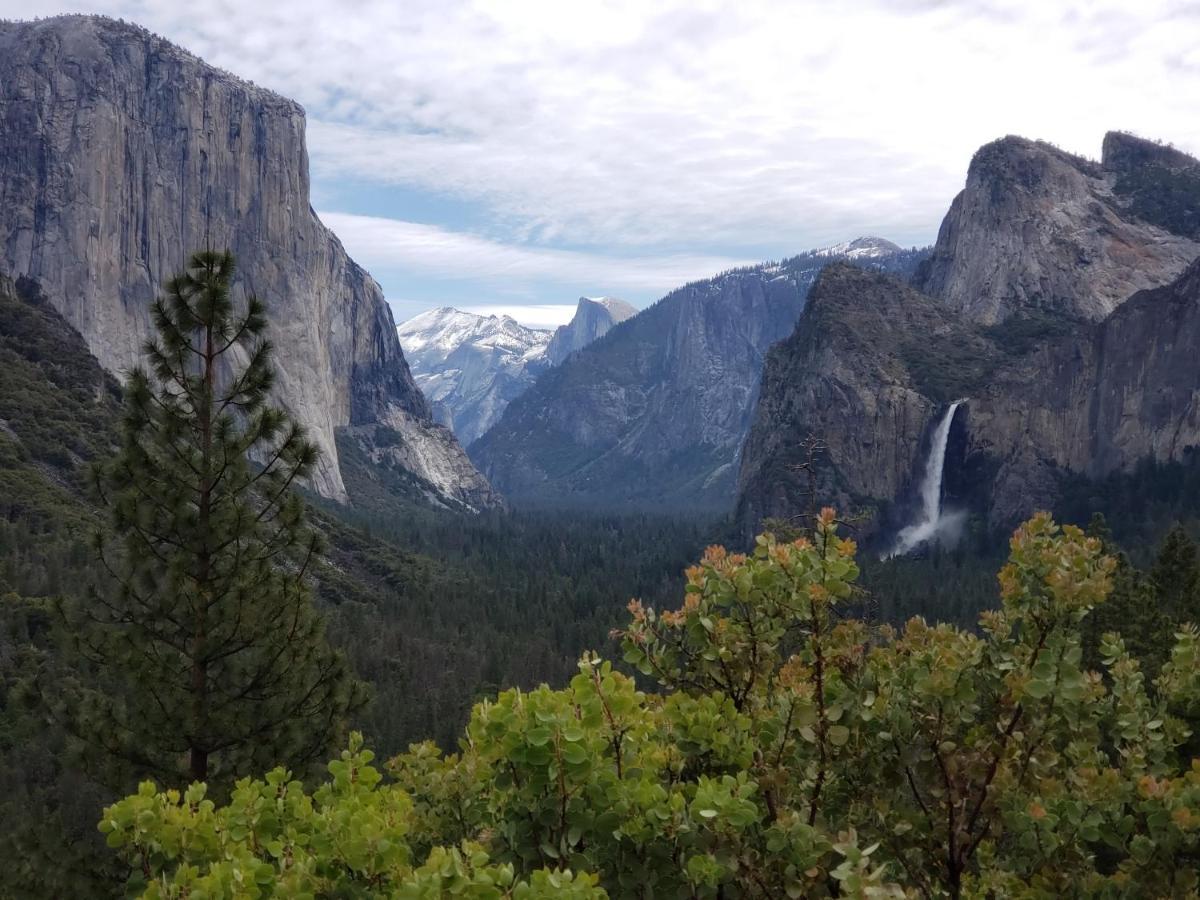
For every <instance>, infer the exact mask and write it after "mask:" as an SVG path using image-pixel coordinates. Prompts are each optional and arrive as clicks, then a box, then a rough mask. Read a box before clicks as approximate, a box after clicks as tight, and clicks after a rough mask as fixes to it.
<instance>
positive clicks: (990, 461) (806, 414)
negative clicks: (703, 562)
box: [738, 135, 1200, 532]
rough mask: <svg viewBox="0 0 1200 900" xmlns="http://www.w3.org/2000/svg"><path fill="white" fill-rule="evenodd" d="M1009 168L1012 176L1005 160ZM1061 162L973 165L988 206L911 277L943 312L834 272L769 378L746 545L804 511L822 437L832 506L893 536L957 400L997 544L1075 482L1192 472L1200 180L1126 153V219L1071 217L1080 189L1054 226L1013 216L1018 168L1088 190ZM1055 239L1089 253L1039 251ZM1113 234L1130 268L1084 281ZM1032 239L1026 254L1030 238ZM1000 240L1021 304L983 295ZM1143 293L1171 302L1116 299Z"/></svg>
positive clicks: (958, 437) (1020, 187) (1198, 437)
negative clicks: (1004, 213) (813, 454)
mask: <svg viewBox="0 0 1200 900" xmlns="http://www.w3.org/2000/svg"><path fill="white" fill-rule="evenodd" d="M1000 151H1005V152H1008V153H1010V156H1011V158H1010V159H1009V160H1007V161H997V160H996V159H995V158H994V157H993V154H995V153H997V152H1000ZM981 156H983V157H984V158H985V159H986V160H988V162H987V166H982V167H981V165H980V158H981ZM1064 156H1065V155H1064V154H1062V153H1061V152H1060V151H1057V150H1055V149H1054V148H1050V147H1046V146H1045V145H1040V144H1034V143H1032V142H1028V141H1016V140H1012V139H1008V140H1006V141H1003V142H999V143H998V144H994V145H989V147H988V148H985V149H984V151H981V154H980V155H977V156H976V159H975V161H974V162H973V163H972V175H971V176H970V177H969V185H968V190H967V192H965V193H970V192H972V191H974V192H976V194H978V195H980V196H983V195H986V196H989V197H991V198H992V200H991V201H989V203H988V204H985V205H984V206H982V207H981V206H979V205H978V204H975V203H973V202H971V203H967V202H964V201H963V195H960V197H959V198H958V199H957V200H956V201H955V206H954V207H953V208H952V209H951V211H950V214H949V215H948V216H947V223H946V224H944V225H943V227H942V232H941V236H940V237H939V243H938V246H937V247H935V249H934V253H933V255H932V256H931V258H930V261H929V262H928V263H926V264H924V265H923V266H922V267H921V269H920V270H919V271H918V273H917V275H916V277H915V278H914V282H915V284H916V285H918V286H923V287H925V288H926V289H927V290H930V291H932V294H931V293H923V292H921V291H919V290H917V289H915V288H914V287H913V286H910V285H909V284H906V283H904V282H903V281H901V280H899V279H896V278H891V277H888V276H886V275H883V274H879V273H869V272H864V271H861V270H858V269H854V268H852V267H849V266H845V265H838V266H833V267H829V268H827V269H826V270H825V271H824V272H823V273H822V275H821V277H820V279H819V280H818V282H817V284H816V285H814V287H813V290H812V292H811V295H810V299H809V304H808V307H807V308H806V310H805V312H804V314H803V315H802V316H801V317H800V320H799V322H798V323H797V326H796V329H795V332H794V333H793V334H792V335H791V336H790V337H789V338H788V339H787V340H786V341H783V342H781V343H780V344H779V345H777V346H776V347H775V348H774V349H773V350H772V351H771V353H770V354H769V356H768V359H767V362H766V365H765V369H764V374H763V381H762V387H761V390H760V397H759V403H758V408H757V410H756V412H755V417H754V424H753V426H752V428H751V430H750V434H749V437H748V438H747V441H746V445H745V449H744V452H743V457H742V466H741V470H740V473H739V480H738V489H739V518H740V520H741V522H742V524H743V526H744V528H745V530H746V531H747V532H749V531H752V530H753V529H754V528H755V527H757V525H758V523H760V522H761V521H762V519H763V518H766V517H780V516H791V515H795V514H797V513H798V512H800V511H801V510H802V508H803V506H804V504H805V502H806V500H805V495H804V492H805V490H806V487H807V485H806V478H801V477H800V476H801V473H800V472H798V471H797V470H796V469H795V468H794V466H795V465H796V464H797V463H800V462H802V461H803V452H802V448H801V442H802V441H803V440H804V439H805V438H806V437H808V436H809V435H813V436H816V437H819V438H820V439H822V440H823V441H824V442H825V443H826V444H827V447H828V449H827V452H826V453H825V454H824V456H823V457H822V458H821V461H820V465H819V467H818V469H819V473H820V490H821V493H822V499H823V500H827V501H828V502H833V503H835V504H836V505H838V506H840V507H842V508H849V507H855V508H865V509H867V510H869V511H871V512H872V513H873V514H874V516H875V519H876V522H875V524H877V525H878V524H883V525H884V526H889V525H896V524H898V521H896V516H897V515H898V514H899V512H900V511H902V510H903V508H904V506H905V504H906V501H907V500H909V499H910V498H911V497H912V494H913V492H914V489H915V486H916V481H917V480H918V478H919V477H920V472H921V467H922V465H923V462H924V459H925V456H926V455H927V454H928V449H929V442H930V435H931V432H932V429H933V427H934V425H935V423H936V422H937V421H938V419H939V418H940V417H941V415H942V414H943V413H944V411H945V410H946V408H947V406H948V404H950V403H951V402H952V401H954V400H956V399H965V401H966V402H965V404H964V405H963V407H962V408H961V409H960V410H959V412H958V414H957V416H956V417H955V418H954V421H953V425H952V427H951V440H950V453H949V455H948V457H947V470H948V471H947V492H948V495H957V496H956V500H957V502H960V503H961V504H962V505H964V506H967V507H970V508H971V509H972V510H973V511H975V512H976V513H977V514H979V515H980V516H982V517H984V518H985V519H986V521H987V522H988V523H989V524H991V525H992V526H995V527H1008V526H1011V525H1012V524H1013V523H1014V522H1015V521H1016V520H1019V519H1020V518H1022V517H1024V516H1026V515H1028V514H1029V513H1030V512H1032V511H1033V510H1034V509H1036V508H1042V507H1047V506H1052V505H1053V503H1054V501H1055V498H1056V496H1057V495H1058V492H1059V489H1060V486H1061V485H1062V482H1063V479H1065V478H1069V477H1084V478H1099V477H1102V476H1104V475H1107V474H1109V473H1111V472H1113V471H1116V470H1127V469H1129V468H1131V467H1133V466H1134V465H1135V464H1136V463H1138V462H1139V461H1141V460H1144V459H1154V460H1157V461H1159V462H1164V461H1167V460H1177V459H1180V458H1181V456H1182V454H1184V453H1185V452H1186V451H1187V450H1188V449H1189V448H1195V447H1198V446H1200V374H1197V371H1198V370H1197V369H1196V366H1195V360H1196V358H1197V354H1198V353H1200V263H1197V262H1194V260H1196V258H1197V257H1200V247H1197V246H1196V245H1195V244H1194V243H1192V239H1191V237H1189V236H1188V234H1189V233H1190V234H1194V233H1195V223H1196V218H1195V216H1196V214H1197V213H1200V202H1198V201H1200V194H1196V195H1189V194H1188V193H1187V190H1186V186H1187V185H1188V184H1190V183H1191V182H1190V179H1193V178H1195V177H1196V172H1197V164H1196V163H1195V161H1194V160H1191V159H1190V158H1189V157H1186V156H1184V155H1183V154H1181V153H1178V152H1177V151H1174V150H1171V149H1170V148H1165V147H1161V146H1159V145H1156V144H1152V143H1150V142H1147V141H1141V140H1139V139H1136V138H1132V137H1130V136H1128V135H1110V136H1109V137H1108V138H1107V139H1106V141H1105V152H1104V162H1103V164H1102V165H1103V168H1104V172H1105V173H1106V174H1099V175H1096V176H1095V178H1096V179H1099V180H1105V179H1106V181H1105V182H1104V183H1106V184H1107V185H1108V187H1107V188H1106V190H1108V191H1109V197H1110V201H1111V205H1109V206H1104V207H1103V208H1101V206H1099V205H1097V204H1096V203H1092V204H1085V205H1084V206H1079V205H1075V204H1074V201H1075V200H1076V199H1078V198H1077V195H1076V194H1075V193H1073V192H1072V191H1073V190H1074V188H1072V189H1071V190H1070V191H1067V192H1066V193H1065V194H1059V195H1056V194H1053V193H1051V192H1047V193H1045V195H1044V197H1043V203H1042V214H1041V218H1040V219H1037V218H1035V219H1034V220H1032V221H1029V220H1027V221H1025V222H1024V223H1022V222H1016V223H1014V222H1012V221H1010V220H1009V219H1008V218H1006V217H997V215H996V210H997V209H1001V208H1009V209H1010V210H1015V209H1017V208H1019V207H1020V204H1021V203H1022V202H1024V199H1025V194H1024V192H1025V190H1026V186H1027V184H1028V182H1022V183H1020V184H1015V185H1014V183H1013V181H1012V179H1011V175H1012V173H1013V172H1014V171H1021V170H1022V167H1024V168H1025V169H1026V170H1028V171H1034V172H1040V173H1044V172H1046V171H1051V170H1054V171H1059V175H1061V176H1062V178H1063V179H1064V180H1063V181H1062V182H1061V183H1062V184H1066V185H1068V186H1070V185H1074V186H1076V187H1077V186H1078V185H1079V183H1080V182H1079V179H1080V178H1082V177H1084V176H1083V175H1081V174H1080V167H1082V168H1086V165H1085V164H1084V163H1082V162H1078V161H1071V160H1066V161H1064ZM1092 165H1093V166H1095V164H1092ZM1063 166H1069V167H1071V168H1072V171H1073V172H1074V174H1071V173H1069V172H1068V173H1065V174H1064V173H1063V172H1062V171H1061V167H1063ZM1095 168H1096V170H1097V171H1099V168H1100V167H1099V166H1096V167H1095ZM982 172H993V173H996V174H995V179H994V180H988V179H987V178H982V176H981V173H982ZM1087 177H1088V178H1091V177H1092V176H1087ZM971 182H974V184H972V183H971ZM1037 183H1038V184H1041V185H1042V187H1043V188H1045V181H1044V180H1037ZM1097 183H1099V181H1092V182H1089V184H1090V187H1089V190H1090V189H1091V188H1094V187H1095V186H1096V184H1097ZM1181 184H1182V185H1183V186H1184V187H1183V188H1181V187H1180V185H1181ZM1013 195H1017V196H1016V197H1015V198H1014V196H1013ZM1189 197H1190V198H1189ZM1014 214H1015V213H1014ZM1118 214H1119V219H1117V218H1114V217H1118ZM1148 219H1153V220H1154V221H1153V222H1150V221H1148ZM1051 221H1053V222H1056V223H1058V224H1057V225H1056V227H1057V228H1058V229H1059V231H1058V234H1059V235H1060V236H1061V235H1062V234H1066V233H1070V234H1073V235H1074V236H1075V240H1074V241H1073V242H1064V241H1062V240H1042V237H1044V234H1045V232H1044V231H1043V230H1042V228H1041V226H1042V225H1045V224H1046V223H1047V222H1051ZM1114 223H1116V224H1114ZM1155 223H1157V224H1155ZM1117 225H1119V226H1120V227H1121V228H1122V229H1124V230H1123V231H1122V232H1121V234H1122V239H1121V240H1122V241H1123V242H1124V243H1123V244H1122V247H1123V248H1124V249H1123V251H1122V253H1121V254H1113V253H1109V254H1108V255H1107V256H1106V257H1104V259H1103V264H1102V265H1101V264H1097V265H1093V266H1084V265H1078V266H1076V269H1077V270H1078V271H1073V270H1072V264H1071V260H1072V259H1073V258H1075V254H1076V253H1077V252H1078V250H1079V248H1080V246H1082V245H1084V244H1087V245H1088V246H1093V247H1098V246H1108V247H1109V248H1110V249H1111V247H1112V246H1114V245H1113V244H1112V243H1111V241H1110V238H1111V237H1112V230H1111V229H1112V228H1114V227H1117ZM1026 226H1029V227H1031V228H1032V231H1031V232H1030V233H1029V234H1028V235H1027V238H1028V239H1027V240H1024V241H1022V240H1018V236H1019V235H1020V233H1021V232H1022V230H1023V229H1024V228H1025V227H1026ZM1106 229H1107V230H1106ZM964 235H971V236H972V237H971V239H970V240H966V239H964V237H963V236H964ZM990 235H994V236H995V245H996V246H997V247H1004V246H1010V250H1011V254H1012V256H1011V258H1009V259H1008V262H1007V265H1009V268H1008V269H1006V270H1005V272H1006V274H1005V276H1004V277H1005V278H1007V279H1010V281H1008V282H1005V283H1006V284H1009V285H1010V286H1013V290H1006V291H1000V290H992V292H991V293H990V294H989V293H988V292H987V289H988V288H989V286H991V285H992V284H993V283H992V282H990V281H989V280H988V278H989V277H990V276H989V273H992V275H994V274H995V273H996V271H997V270H996V268H995V267H996V265H997V259H998V256H997V254H998V252H999V251H995V252H993V250H992V249H989V246H990V245H989V236H990ZM1106 235H1107V236H1106ZM1106 241H1107V242H1108V243H1107V244H1106ZM1189 247H1191V248H1192V250H1190V251H1189V250H1188V248H1189ZM1167 249H1169V250H1170V254H1168V255H1164V253H1165V250H1167ZM1189 253H1190V260H1188V261H1185V262H1184V263H1182V264H1180V263H1179V262H1178V260H1181V259H1184V257H1185V256H1187V254H1189ZM1094 262H1099V260H1098V258H1097V259H1096V260H1094ZM1189 262H1190V265H1189V264H1188V263H1189ZM938 273H941V274H940V275H939V274H938ZM947 273H948V275H947ZM1039 273H1040V274H1039ZM1047 273H1057V275H1055V277H1056V278H1057V277H1058V276H1059V275H1061V276H1062V277H1061V278H1059V280H1057V281H1054V284H1056V285H1057V286H1058V287H1056V288H1055V290H1057V291H1059V293H1057V294H1055V295H1054V296H1056V297H1057V298H1058V300H1059V301H1061V302H1055V303H1050V304H1041V303H1033V302H1030V301H1031V297H1032V295H1031V294H1030V293H1028V292H1026V293H1022V290H1023V288H1022V285H1024V286H1026V287H1027V286H1028V285H1031V284H1033V283H1034V281H1033V280H1030V279H1034V277H1035V276H1038V277H1041V276H1042V275H1046V274H1047ZM942 275H947V277H944V278H943V277H942ZM951 276H952V277H951ZM939 279H940V280H939ZM1071 279H1075V280H1073V281H1072V280H1071ZM1045 283H1049V282H1045ZM1146 283H1150V284H1156V285H1157V286H1155V287H1148V288H1145V289H1141V290H1136V291H1132V292H1131V293H1132V296H1129V295H1125V296H1121V295H1120V290H1123V288H1120V287H1118V286H1120V285H1124V286H1127V287H1132V286H1135V285H1142V284H1146ZM968 285H975V286H978V287H979V288H980V291H981V293H980V294H978V295H977V297H978V298H979V299H980V303H979V304H974V303H971V302H960V301H961V300H962V299H963V298H964V297H967V296H968V295H967V294H966V293H963V292H964V291H965V290H966V287H965V286H968ZM1106 292H1107V293H1106ZM1044 296H1048V295H1044ZM1118 298H1119V299H1118ZM1108 307H1111V309H1108ZM1105 309H1108V311H1107V312H1105V311H1104V310H1105Z"/></svg>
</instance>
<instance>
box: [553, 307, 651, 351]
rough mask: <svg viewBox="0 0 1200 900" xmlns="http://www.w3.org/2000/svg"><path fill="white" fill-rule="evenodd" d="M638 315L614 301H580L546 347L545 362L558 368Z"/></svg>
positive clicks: (634, 310)
mask: <svg viewBox="0 0 1200 900" xmlns="http://www.w3.org/2000/svg"><path fill="white" fill-rule="evenodd" d="M635 315H637V310H636V309H634V308H633V307H632V306H630V305H629V304H628V303H626V302H625V301H624V300H618V299H617V298H616V297H580V298H579V305H578V306H577V307H575V315H574V316H573V317H572V318H571V321H570V322H568V323H567V324H566V325H559V326H558V328H557V329H556V330H555V332H554V336H553V337H552V338H551V339H550V344H549V346H548V347H546V360H547V361H548V362H549V363H550V365H552V366H557V365H558V364H559V363H561V362H562V361H563V360H565V359H566V358H567V357H568V356H570V355H571V354H572V353H574V352H575V351H576V350H582V349H583V348H584V347H586V346H587V345H588V344H590V343H592V341H595V340H597V339H598V338H602V337H604V335H606V334H608V332H609V330H610V329H611V328H612V327H613V326H614V325H616V324H618V323H620V322H624V321H625V320H626V319H629V318H632V317H633V316H635Z"/></svg>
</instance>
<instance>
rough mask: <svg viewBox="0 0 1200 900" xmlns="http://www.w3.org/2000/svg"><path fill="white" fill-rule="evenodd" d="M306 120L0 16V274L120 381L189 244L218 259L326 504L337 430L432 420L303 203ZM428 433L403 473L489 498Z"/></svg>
mask: <svg viewBox="0 0 1200 900" xmlns="http://www.w3.org/2000/svg"><path fill="white" fill-rule="evenodd" d="M304 125H305V121H304V111H303V110H302V109H301V108H300V107H299V106H298V105H297V104H296V103H294V102H292V101H290V100H286V99H284V98H282V97H279V96H277V95H275V94H272V93H270V92H269V91H266V90H263V89H261V88H258V87H255V86H254V85H251V84H248V83H246V82H243V81H240V80H239V79H237V78H234V77H233V76H231V75H229V74H227V73H224V72H221V71H219V70H217V69H214V68H212V67H210V66H208V65H206V64H205V63H203V62H202V61H201V60H199V59H197V58H196V57H194V56H192V55H190V54H188V53H186V52H185V51H183V50H180V49H179V48H177V47H174V46H173V45H171V44H169V43H167V42H166V41H164V40H162V39H160V38H158V37H155V36H154V35H152V34H150V33H148V32H146V31H144V30H142V29H140V28H137V27H135V26H132V25H126V24H124V23H118V22H114V21H112V20H109V19H104V18H97V17H84V16H64V17H58V18H53V19H45V20H41V21H37V22H2V23H0V253H2V263H3V266H4V267H5V268H6V269H8V270H9V271H10V272H12V273H13V274H14V275H25V276H29V277H31V278H33V279H35V280H36V281H37V282H38V283H39V284H40V285H41V286H42V288H43V290H44V291H45V293H46V295H47V296H48V297H49V299H50V300H51V302H52V303H53V304H54V306H55V307H56V308H57V309H58V310H59V312H61V313H62V315H63V316H64V318H65V319H66V320H67V321H68V322H69V323H70V324H71V325H72V326H73V327H75V328H76V329H77V330H78V331H79V332H80V334H82V335H83V337H84V339H85V341H86V342H87V344H88V347H89V348H90V349H91V351H92V353H93V354H95V356H96V357H97V358H98V359H99V360H100V362H101V363H102V364H103V365H104V366H105V368H107V369H108V370H110V371H112V372H117V373H120V372H122V371H125V370H127V369H128V368H130V367H131V366H133V365H135V364H136V363H137V362H138V359H139V349H140V346H141V344H142V342H143V341H144V340H145V339H146V338H147V337H148V335H149V333H150V330H151V328H150V320H149V316H148V305H149V303H150V301H151V300H152V299H153V298H154V296H155V294H156V292H157V291H158V289H159V286H160V285H161V284H162V283H163V281H164V280H165V279H166V278H168V277H169V276H170V275H172V274H173V273H174V272H176V271H178V270H179V269H180V268H181V266H182V265H183V263H184V261H185V260H186V258H187V255H188V254H189V253H190V252H191V251H193V250H195V249H198V248H203V247H204V246H206V245H209V246H213V247H217V248H225V247H228V248H229V249H231V250H232V251H233V252H234V254H235V255H236V257H237V260H238V264H239V272H238V276H237V282H236V291H237V293H238V294H245V293H249V292H254V293H256V294H257V295H258V296H259V297H260V298H261V299H262V300H264V301H265V302H266V303H267V304H268V309H269V312H270V320H271V334H270V336H271V338H272V339H273V340H274V342H275V344H276V345H277V346H278V348H279V352H278V353H277V355H276V364H277V366H278V369H279V378H278V384H277V389H276V392H275V396H276V399H277V400H278V401H279V402H280V403H281V404H282V405H283V406H285V407H286V408H287V409H288V410H289V411H290V412H291V413H292V414H293V415H294V416H295V417H296V418H297V419H298V420H299V421H301V422H303V423H304V424H305V425H306V426H307V427H308V429H309V433H310V436H311V438H312V439H313V441H314V442H315V443H316V444H317V445H318V446H319V447H320V449H321V450H322V462H321V465H320V467H319V469H318V471H317V473H316V475H315V476H314V487H315V488H316V489H317V490H318V491H319V492H320V493H322V494H324V495H325V496H328V497H332V498H336V499H340V500H344V499H346V493H345V488H344V485H343V481H342V477H341V473H340V471H339V468H338V453H337V448H336V445H335V441H334V433H335V431H336V430H337V429H338V428H341V427H346V426H361V425H367V424H371V423H376V422H403V423H418V424H419V429H418V430H419V431H421V434H422V436H421V438H420V440H421V441H422V442H425V441H426V438H427V436H426V435H425V430H427V429H426V426H427V425H428V424H430V422H431V420H430V412H429V407H428V405H427V403H426V402H425V400H424V398H423V397H422V396H421V393H420V391H419V390H418V389H417V388H416V385H415V384H414V383H413V381H412V378H411V376H410V374H409V371H408V367H407V365H406V364H405V362H404V358H403V355H402V353H401V350H400V345H399V342H398V341H397V339H396V334H395V328H394V325H393V322H392V317H391V313H390V311H389V309H388V307H387V304H386V303H385V302H384V299H383V296H382V293H381V291H380V289H379V286H378V285H377V284H376V283H375V281H374V280H373V279H371V277H370V276H369V275H367V274H366V272H364V271H363V270H362V269H361V268H360V267H359V266H357V265H356V264H355V263H354V262H353V261H352V260H351V259H349V257H347V255H346V253H345V251H344V250H343V249H342V246H341V244H340V243H339V242H338V240H337V238H336V237H335V236H334V235H333V234H332V233H331V232H330V231H329V230H328V229H326V228H325V227H324V226H323V225H322V224H321V222H320V221H319V220H318V219H317V216H316V215H315V213H314V212H313V211H312V209H311V207H310V206H309V174H308V157H307V152H306V149H305V145H304ZM414 433H415V432H414ZM433 434H434V438H433V443H434V444H436V449H435V448H434V447H433V446H432V445H431V446H430V447H429V448H428V452H423V453H421V454H413V458H414V460H415V459H416V458H417V457H418V456H419V457H420V458H421V459H423V460H425V462H422V463H418V462H414V466H416V467H417V468H419V469H421V471H417V472H415V474H416V475H418V476H419V477H421V478H426V477H427V476H433V475H435V474H436V472H435V470H436V471H442V469H443V468H445V466H449V467H451V468H456V469H457V470H458V471H460V472H461V474H462V480H460V481H458V482H456V483H453V484H449V483H447V484H445V485H444V487H445V490H446V491H448V492H449V493H450V494H452V495H454V497H455V498H456V499H457V500H460V501H462V502H468V503H469V502H472V501H473V499H480V498H484V497H487V496H489V495H490V492H489V490H488V487H487V484H486V482H485V481H484V480H483V479H482V478H481V477H480V476H479V475H478V474H477V473H474V472H473V470H472V469H471V467H470V464H469V463H468V462H467V460H466V458H465V456H464V455H463V451H462V450H461V448H460V447H459V446H458V445H457V443H456V442H455V441H454V439H453V436H452V435H451V434H450V433H449V432H448V431H445V430H444V429H443V431H442V432H440V433H438V432H436V431H435V432H433ZM434 460H436V464H435V462H434ZM443 464H445V466H444V465H443ZM429 480H430V481H431V483H432V482H435V481H437V479H436V478H432V477H430V478H429Z"/></svg>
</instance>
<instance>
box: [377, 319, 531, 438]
mask: <svg viewBox="0 0 1200 900" xmlns="http://www.w3.org/2000/svg"><path fill="white" fill-rule="evenodd" d="M396 333H397V335H399V337H400V346H401V347H403V348H404V356H405V358H406V359H407V360H408V365H409V368H410V369H411V370H412V373H413V378H414V379H415V380H416V382H417V385H418V386H419V387H420V388H421V391H422V392H423V393H424V394H425V397H426V398H427V399H428V400H429V402H430V404H431V405H432V406H433V409H434V416H435V418H437V420H438V421H439V422H441V423H443V424H444V425H448V426H449V427H450V428H451V429H453V431H454V433H455V434H456V435H457V436H458V439H459V441H461V442H462V443H463V444H464V445H466V444H469V443H471V441H473V440H475V438H477V437H479V435H481V434H483V432H485V431H487V429H488V428H490V427H491V425H492V423H493V422H495V421H496V419H498V418H499V417H500V413H502V412H503V411H504V407H505V406H507V405H508V402H509V401H510V400H512V399H513V398H514V397H516V396H518V395H519V394H521V393H522V392H524V390H525V389H526V388H527V387H529V385H530V384H532V383H533V379H534V378H536V377H537V373H538V372H540V371H541V370H542V369H543V368H545V367H546V362H545V350H546V345H547V344H548V343H549V342H550V332H549V331H541V330H539V329H536V328H526V327H525V326H524V325H521V324H520V323H519V322H517V321H516V320H515V319H513V318H512V317H510V316H480V315H476V314H474V313H468V312H463V311H462V310H458V309H454V308H452V307H448V306H444V307H441V308H440V309H431V310H429V311H428V312H423V313H421V314H420V315H418V316H414V317H413V318H411V319H409V320H408V321H407V322H403V323H401V324H400V325H398V326H397V327H396Z"/></svg>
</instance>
